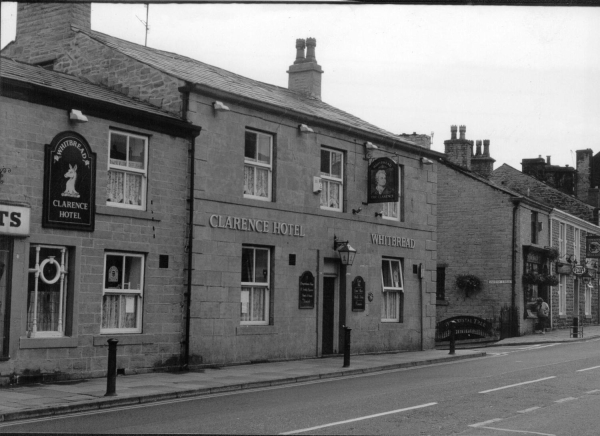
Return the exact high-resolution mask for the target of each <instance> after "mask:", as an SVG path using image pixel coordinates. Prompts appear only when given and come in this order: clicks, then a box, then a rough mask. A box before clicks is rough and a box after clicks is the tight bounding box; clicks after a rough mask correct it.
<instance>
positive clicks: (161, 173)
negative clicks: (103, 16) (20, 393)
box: [0, 57, 200, 383]
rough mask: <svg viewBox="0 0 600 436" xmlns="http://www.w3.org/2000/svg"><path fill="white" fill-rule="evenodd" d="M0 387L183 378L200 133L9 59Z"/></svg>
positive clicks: (1, 197)
mask: <svg viewBox="0 0 600 436" xmlns="http://www.w3.org/2000/svg"><path fill="white" fill-rule="evenodd" d="M1 63H2V69H1V70H0V77H1V81H0V86H1V88H0V90H1V93H0V104H1V106H2V112H1V115H0V125H1V126H2V128H1V129H0V150H1V151H0V155H1V156H2V158H1V160H0V168H1V171H2V179H1V180H0V183H1V185H0V186H1V189H0V310H1V311H0V314H1V318H0V329H1V330H0V332H1V333H2V334H1V335H0V336H2V341H1V343H0V381H1V382H2V383H9V382H23V381H42V380H56V379H64V378H72V377H93V376H103V375H104V374H105V371H106V360H107V359H106V354H107V339H108V338H110V337H117V338H118V340H119V356H118V365H119V368H120V369H122V370H123V371H128V372H135V371H148V370H154V369H169V368H177V367H179V365H180V356H181V337H182V334H183V331H184V330H183V329H184V324H183V322H182V305H183V304H184V291H185V287H184V282H185V277H184V270H183V266H184V263H185V257H186V254H185V252H184V248H185V246H186V244H187V243H188V241H187V239H186V224H187V223H188V221H189V211H188V205H187V198H188V197H189V183H188V172H189V170H188V164H189V157H188V155H189V153H190V149H191V148H192V146H193V143H194V141H195V138H196V136H198V134H199V132H200V129H199V128H198V127H195V126H193V125H191V124H190V123H188V122H186V121H183V120H181V119H180V118H178V117H175V116H173V115H172V114H169V113H166V112H164V111H161V110H160V109H158V108H156V107H153V106H151V105H149V104H146V103H143V102H140V101H137V100H133V99H131V98H129V97H126V96H124V95H122V94H119V93H116V92H114V91H111V90H108V89H106V88H104V87H100V86H97V85H94V84H91V83H89V82H88V81H86V80H84V79H81V78H77V77H73V76H70V75H67V74H64V73H59V72H54V71H47V70H45V69H43V68H41V67H39V66H31V65H28V64H24V63H21V62H18V61H15V60H11V59H9V58H6V57H2V58H1Z"/></svg>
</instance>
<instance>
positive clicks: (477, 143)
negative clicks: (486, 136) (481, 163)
mask: <svg viewBox="0 0 600 436" xmlns="http://www.w3.org/2000/svg"><path fill="white" fill-rule="evenodd" d="M476 148H477V152H476V153H475V156H481V139H478V140H477V141H476Z"/></svg>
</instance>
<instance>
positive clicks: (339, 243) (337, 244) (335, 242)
mask: <svg viewBox="0 0 600 436" xmlns="http://www.w3.org/2000/svg"><path fill="white" fill-rule="evenodd" d="M343 245H348V241H339V240H338V237H337V236H335V235H333V249H334V250H337V249H338V248H340V247H341V246H343Z"/></svg>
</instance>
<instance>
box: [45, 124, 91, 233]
mask: <svg viewBox="0 0 600 436" xmlns="http://www.w3.org/2000/svg"><path fill="white" fill-rule="evenodd" d="M95 192H96V153H93V152H92V150H91V148H90V146H89V144H88V143H87V141H86V140H85V138H84V137H83V136H81V135H79V134H77V133H75V132H62V133H59V134H58V135H56V136H55V137H54V139H53V140H52V143H51V144H50V145H48V144H47V145H46V154H45V166H44V207H43V216H42V226H43V227H52V228H57V229H68V230H85V231H89V232H93V231H94V223H95V212H96V201H95Z"/></svg>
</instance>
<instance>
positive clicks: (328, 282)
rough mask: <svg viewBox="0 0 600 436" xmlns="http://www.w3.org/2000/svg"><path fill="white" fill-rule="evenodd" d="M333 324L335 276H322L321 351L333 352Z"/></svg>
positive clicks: (325, 352)
mask: <svg viewBox="0 0 600 436" xmlns="http://www.w3.org/2000/svg"><path fill="white" fill-rule="evenodd" d="M334 326H335V277H323V329H322V335H323V336H322V343H321V353H322V354H323V355H325V354H333V351H334V349H333V338H334Z"/></svg>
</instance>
